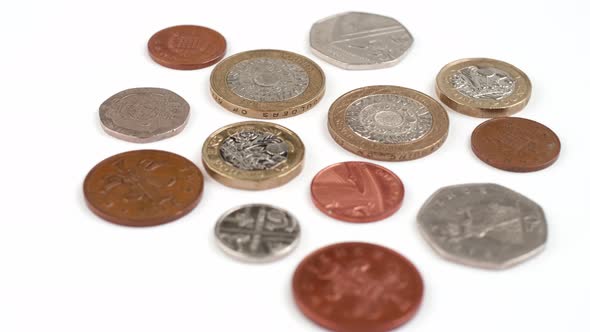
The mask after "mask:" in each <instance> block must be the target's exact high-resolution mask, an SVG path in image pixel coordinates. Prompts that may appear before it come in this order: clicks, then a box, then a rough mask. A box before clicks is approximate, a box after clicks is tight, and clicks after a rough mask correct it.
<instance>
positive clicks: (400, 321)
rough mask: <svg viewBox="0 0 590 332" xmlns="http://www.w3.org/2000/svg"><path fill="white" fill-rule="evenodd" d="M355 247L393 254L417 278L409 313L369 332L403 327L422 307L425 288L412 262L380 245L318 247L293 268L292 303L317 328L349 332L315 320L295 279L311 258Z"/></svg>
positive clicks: (340, 243)
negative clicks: (415, 294)
mask: <svg viewBox="0 0 590 332" xmlns="http://www.w3.org/2000/svg"><path fill="white" fill-rule="evenodd" d="M356 245H361V246H369V247H372V248H375V247H377V248H379V249H382V250H384V251H386V252H389V253H391V254H393V255H394V256H396V258H398V259H399V260H400V261H402V262H405V263H406V264H407V267H408V268H409V269H410V270H412V271H413V272H414V274H415V277H417V278H416V279H414V280H417V281H418V286H419V296H417V297H416V300H415V302H414V303H413V307H412V309H411V310H410V311H408V312H407V313H406V314H404V315H403V316H401V317H398V318H397V319H395V320H390V321H389V322H384V323H382V324H379V326H378V327H375V329H374V330H370V331H389V330H391V329H394V328H397V327H400V326H402V325H404V324H405V323H407V322H409V321H410V320H412V318H414V317H415V316H416V314H417V313H418V310H419V309H420V307H421V305H422V301H423V300H424V291H425V286H424V279H423V278H422V275H421V274H420V271H419V270H418V268H417V267H416V265H414V263H412V261H410V260H409V259H408V258H407V257H406V256H404V255H402V254H401V253H399V252H397V251H395V250H393V249H391V248H389V247H385V246H382V245H380V244H375V243H369V242H362V241H350V242H348V241H346V242H337V243H332V244H329V245H326V246H323V247H320V248H318V249H315V250H314V251H312V252H311V253H309V254H307V255H306V256H305V257H304V258H303V259H302V260H301V261H300V262H299V264H298V265H297V267H296V268H295V271H294V272H293V276H292V278H291V292H292V294H293V299H294V302H295V305H296V306H297V308H299V310H300V311H301V312H302V313H303V315H304V316H305V317H307V318H308V319H309V320H311V321H312V322H314V323H316V324H318V325H319V326H323V327H325V328H327V329H330V330H333V331H349V329H347V328H346V327H343V326H341V325H340V324H339V323H338V322H337V321H334V320H323V319H316V318H318V317H319V315H317V314H315V313H314V311H313V309H311V308H307V307H306V306H304V305H303V303H304V301H302V300H301V298H300V296H299V292H298V291H297V288H298V286H297V280H296V279H297V277H298V275H299V274H301V273H302V272H301V271H302V270H303V268H304V267H305V265H307V264H308V263H309V261H310V260H311V259H312V257H315V256H318V255H320V254H322V253H323V252H325V251H327V250H330V249H333V248H337V247H339V246H356ZM363 331H368V330H366V329H365V330H363Z"/></svg>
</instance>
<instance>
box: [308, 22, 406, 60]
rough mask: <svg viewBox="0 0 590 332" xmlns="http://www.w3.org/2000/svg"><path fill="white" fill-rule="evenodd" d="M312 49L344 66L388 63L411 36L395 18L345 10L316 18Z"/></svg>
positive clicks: (400, 53)
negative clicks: (326, 16)
mask: <svg viewBox="0 0 590 332" xmlns="http://www.w3.org/2000/svg"><path fill="white" fill-rule="evenodd" d="M309 40H310V45H311V50H312V52H313V53H314V54H315V55H317V56H318V57H320V58H321V59H323V60H325V61H327V62H329V63H331V64H333V65H335V66H338V67H340V68H344V69H378V68H385V67H391V66H393V65H395V64H397V63H398V62H399V60H400V59H401V58H402V57H403V56H404V55H405V54H406V52H407V51H408V49H409V48H410V46H412V43H413V41H414V39H413V38H412V35H411V34H410V32H408V30H407V29H406V28H405V27H404V26H403V25H402V24H401V23H400V22H398V21H397V20H395V19H393V18H391V17H387V16H381V15H376V14H369V13H358V12H348V13H342V14H338V15H335V16H331V17H328V18H325V19H323V20H320V21H318V22H316V23H315V24H314V25H313V26H312V27H311V31H310V37H309Z"/></svg>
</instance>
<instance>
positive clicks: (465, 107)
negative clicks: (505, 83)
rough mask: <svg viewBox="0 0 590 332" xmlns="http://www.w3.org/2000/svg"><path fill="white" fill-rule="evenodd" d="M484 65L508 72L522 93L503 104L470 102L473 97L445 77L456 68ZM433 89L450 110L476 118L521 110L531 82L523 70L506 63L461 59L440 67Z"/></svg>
mask: <svg viewBox="0 0 590 332" xmlns="http://www.w3.org/2000/svg"><path fill="white" fill-rule="evenodd" d="M484 64H490V66H491V67H495V68H498V69H500V70H502V71H504V72H506V73H508V74H510V75H511V76H512V77H513V78H514V79H515V80H516V82H517V84H519V85H520V87H521V88H522V89H524V96H522V97H521V98H518V99H517V100H516V101H513V102H511V103H509V104H507V105H504V106H493V104H494V103H495V102H496V101H491V100H481V101H474V99H473V98H470V97H468V96H465V95H463V94H461V93H460V92H459V91H457V90H456V89H455V88H453V87H452V86H451V84H450V83H449V82H447V80H446V79H445V78H448V77H450V76H451V73H453V72H456V71H457V68H458V67H461V68H463V67H465V66H468V65H477V66H482V65H484ZM517 88H518V87H517ZM435 90H436V95H437V96H438V98H439V99H440V101H441V102H443V103H444V104H445V105H447V106H448V107H449V108H450V109H452V110H455V111H457V112H459V113H462V114H465V115H469V116H473V117H477V118H495V117H503V116H510V115H512V114H515V113H517V112H519V111H521V110H522V109H524V107H525V106H526V105H527V104H528V102H529V100H530V98H531V92H532V83H531V80H530V79H529V77H528V76H527V75H526V74H525V72H523V71H522V70H520V69H519V68H518V67H516V66H514V65H512V64H510V63H508V62H504V61H501V60H496V59H491V58H464V59H458V60H455V61H452V62H450V63H448V64H446V65H445V66H444V67H442V69H441V70H440V71H439V72H438V74H437V75H436V84H435Z"/></svg>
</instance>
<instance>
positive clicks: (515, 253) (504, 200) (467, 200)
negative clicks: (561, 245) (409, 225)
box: [418, 183, 547, 269]
mask: <svg viewBox="0 0 590 332" xmlns="http://www.w3.org/2000/svg"><path fill="white" fill-rule="evenodd" d="M418 226H419V228H420V231H421V233H422V235H424V237H425V238H426V240H427V242H428V243H429V244H430V245H431V246H432V247H433V248H434V250H435V251H436V252H437V253H439V254H440V255H441V256H443V257H444V258H447V259H449V260H451V261H454V262H457V263H461V264H465V265H471V266H476V267H481V268H489V269H504V268H508V267H511V266H513V265H516V264H518V263H520V262H522V261H524V260H526V259H528V258H529V257H532V256H534V255H535V254H537V253H539V252H541V251H542V250H543V248H544V246H545V242H546V241H547V223H546V221H545V215H544V213H543V209H542V208H541V207H540V206H539V205H537V204H536V203H535V202H533V201H531V200H530V199H528V198H527V197H525V196H523V195H521V194H519V193H517V192H514V191H512V190H510V189H508V188H505V187H502V186H500V185H497V184H488V183H485V184H481V183H480V184H477V183H476V184H463V185H456V186H450V187H444V188H442V189H440V190H438V191H437V192H435V193H434V194H433V195H432V196H431V197H430V198H429V199H428V200H427V201H426V203H425V204H424V205H423V206H422V208H421V209H420V212H419V213H418Z"/></svg>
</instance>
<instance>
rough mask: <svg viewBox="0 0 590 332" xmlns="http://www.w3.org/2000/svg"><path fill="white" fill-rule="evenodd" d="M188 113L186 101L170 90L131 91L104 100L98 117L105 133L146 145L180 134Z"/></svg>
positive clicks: (188, 107) (138, 89)
mask: <svg viewBox="0 0 590 332" xmlns="http://www.w3.org/2000/svg"><path fill="white" fill-rule="evenodd" d="M189 110H190V106H189V104H188V103H187V102H186V100H184V99H183V98H182V97H181V96H179V95H177V94H176V93H174V92H172V91H170V90H166V89H160V88H134V89H128V90H123V91H121V92H119V93H117V94H115V95H113V96H112V97H110V98H109V99H107V100H105V101H104V102H103V103H102V104H101V105H100V108H99V111H98V114H99V117H100V124H101V126H102V128H103V129H104V131H106V132H107V134H109V135H111V136H113V137H116V138H120V139H122V140H125V141H129V142H134V143H149V142H155V141H159V140H162V139H164V138H168V137H171V136H174V135H176V134H178V133H180V132H181V131H182V129H184V126H185V125H186V123H187V120H188V117H189Z"/></svg>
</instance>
